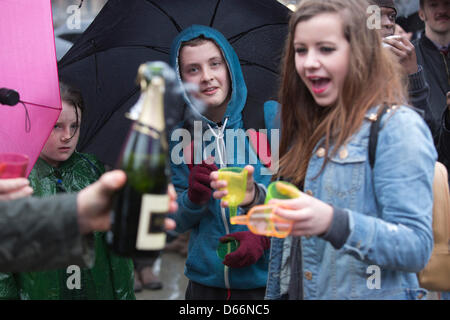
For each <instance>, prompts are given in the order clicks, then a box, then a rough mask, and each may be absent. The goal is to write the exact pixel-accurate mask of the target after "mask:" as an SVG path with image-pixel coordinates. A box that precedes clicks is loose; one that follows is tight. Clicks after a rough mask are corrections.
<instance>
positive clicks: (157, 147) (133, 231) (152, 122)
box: [107, 63, 169, 258]
mask: <svg viewBox="0 0 450 320" xmlns="http://www.w3.org/2000/svg"><path fill="white" fill-rule="evenodd" d="M163 67H164V66H161V64H160V63H147V64H143V65H141V66H140V68H139V71H138V82H139V84H140V86H141V97H140V99H139V102H138V103H140V104H141V110H140V112H139V116H138V118H137V119H136V120H135V122H134V123H133V125H132V127H131V130H130V133H129V136H128V138H127V140H126V142H125V144H124V147H123V151H122V154H121V156H120V159H119V164H118V168H119V169H122V170H124V171H125V172H126V174H127V182H126V184H125V186H124V187H123V189H121V190H120V191H119V193H118V195H117V197H116V203H115V206H114V214H113V222H112V228H111V229H112V232H110V233H108V235H107V239H108V242H109V243H110V244H111V246H112V249H113V251H114V252H115V253H117V254H119V255H121V256H126V257H148V258H150V257H157V256H158V254H159V252H160V251H161V250H162V249H163V248H164V246H165V243H166V233H165V231H164V220H165V217H166V214H167V212H168V208H169V196H168V195H167V187H168V183H169V172H168V170H169V167H168V163H169V162H168V160H169V158H168V145H167V138H166V132H165V120H164V87H165V82H164V77H163V73H162V68H163Z"/></svg>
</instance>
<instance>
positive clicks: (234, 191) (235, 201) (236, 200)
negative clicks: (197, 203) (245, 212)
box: [219, 167, 247, 218]
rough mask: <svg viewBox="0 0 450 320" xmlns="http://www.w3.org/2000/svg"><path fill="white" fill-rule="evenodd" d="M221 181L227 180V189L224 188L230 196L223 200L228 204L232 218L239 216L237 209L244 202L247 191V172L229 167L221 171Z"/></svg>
mask: <svg viewBox="0 0 450 320" xmlns="http://www.w3.org/2000/svg"><path fill="white" fill-rule="evenodd" d="M219 180H225V181H226V182H227V187H226V188H224V189H226V190H227V191H228V194H227V195H226V196H225V197H223V198H222V200H223V201H226V202H228V206H229V209H230V218H231V217H235V216H236V214H237V207H238V206H239V204H241V202H242V201H244V198H245V191H246V190H247V170H245V169H244V168H239V167H228V168H221V169H219Z"/></svg>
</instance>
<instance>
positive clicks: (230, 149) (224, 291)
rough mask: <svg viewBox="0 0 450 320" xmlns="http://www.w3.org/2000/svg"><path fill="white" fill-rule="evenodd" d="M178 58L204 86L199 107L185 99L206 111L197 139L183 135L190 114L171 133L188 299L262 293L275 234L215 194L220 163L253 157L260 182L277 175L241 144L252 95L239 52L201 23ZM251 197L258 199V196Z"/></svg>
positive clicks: (187, 35) (180, 40)
mask: <svg viewBox="0 0 450 320" xmlns="http://www.w3.org/2000/svg"><path fill="white" fill-rule="evenodd" d="M171 64H172V67H174V69H175V71H176V74H177V76H178V80H179V81H183V82H185V83H192V84H195V85H197V86H198V93H197V94H196V97H195V98H196V99H198V101H200V102H201V104H202V105H203V110H201V111H199V106H198V101H194V100H195V99H191V98H190V97H188V95H185V102H186V105H187V106H186V107H187V108H190V112H192V113H194V114H196V116H197V118H198V119H201V121H198V122H197V123H196V124H194V125H193V127H194V137H193V139H192V140H194V142H190V141H191V139H189V141H187V143H186V141H184V142H180V139H179V137H181V136H183V132H186V131H183V130H186V128H188V127H191V128H192V123H187V122H188V121H185V122H184V123H183V124H181V125H180V127H179V128H178V129H176V130H174V131H173V133H172V135H171V148H170V150H171V160H172V161H171V169H172V181H173V183H174V185H175V188H176V190H177V193H178V204H179V210H178V212H177V214H176V215H175V216H174V219H175V220H176V223H177V229H176V231H177V232H180V233H183V232H186V231H188V230H190V231H191V233H190V239H189V249H188V257H187V260H186V266H185V275H186V276H187V277H188V278H189V284H188V288H187V290H186V299H263V298H264V292H265V286H266V281H267V266H268V258H269V252H268V249H269V246H270V241H269V239H268V238H267V237H262V236H257V235H254V234H252V233H251V232H250V231H248V228H247V227H246V226H238V225H231V224H230V220H229V211H228V209H225V208H222V207H221V206H220V200H216V199H214V198H213V197H212V189H211V187H210V179H209V174H210V173H211V172H212V171H216V170H218V168H219V167H226V166H233V167H245V165H246V164H248V162H250V161H253V162H252V164H253V165H254V167H255V171H254V172H249V175H251V174H253V176H254V178H255V181H256V182H257V183H260V184H263V185H267V184H268V183H269V182H270V178H271V175H270V173H269V171H268V170H267V168H265V167H264V166H263V164H262V163H261V162H260V160H259V159H258V157H257V154H256V153H255V151H254V150H253V149H252V147H251V145H250V143H249V140H248V139H247V138H245V139H242V140H241V142H242V141H243V143H240V144H239V143H237V142H236V140H235V138H236V134H237V136H239V133H240V134H244V135H245V129H244V126H243V121H242V111H243V109H244V107H245V105H246V103H247V100H248V97H247V88H246V85H245V82H244V77H243V74H242V70H241V66H240V63H239V59H238V57H237V55H236V53H235V52H234V50H233V48H232V47H231V45H230V44H229V43H228V41H227V40H226V39H225V37H224V36H223V35H222V34H220V33H219V32H218V31H216V30H214V29H211V28H209V27H205V26H199V25H194V26H191V27H189V28H187V29H185V30H184V31H183V32H181V33H180V34H179V35H178V36H177V37H176V38H175V40H174V42H173V44H172V48H171ZM265 109H267V110H269V109H270V108H267V107H266V108H265ZM262 111H263V106H261V112H262ZM268 112H269V111H268ZM274 112H275V111H272V113H274ZM265 116H266V118H267V117H270V115H265ZM191 122H192V121H191ZM257 129H258V128H257ZM180 130H181V131H180ZM230 133H232V134H231V135H230ZM189 136H190V135H189ZM239 137H241V138H242V135H241V136H239ZM238 139H239V138H238ZM231 140H234V141H231ZM180 145H183V146H184V148H180ZM186 146H187V147H186ZM194 146H195V147H194ZM183 150H184V152H183ZM210 156H212V157H210ZM212 159H214V160H212ZM250 159H253V160H250ZM246 161H247V163H245V162H246ZM250 187H253V186H250ZM253 200H254V199H253ZM244 202H245V203H249V204H251V202H252V199H246V200H244ZM233 240H236V241H237V242H235V243H237V244H238V248H237V249H236V250H235V251H234V252H231V253H228V254H227V255H226V256H225V258H224V259H222V258H221V257H220V256H219V254H218V252H220V251H221V250H222V249H226V248H227V246H224V245H223V244H224V243H226V242H228V241H233Z"/></svg>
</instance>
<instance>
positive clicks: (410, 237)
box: [266, 106, 437, 299]
mask: <svg viewBox="0 0 450 320" xmlns="http://www.w3.org/2000/svg"><path fill="white" fill-rule="evenodd" d="M375 112H376V109H375V108H372V109H371V110H369V112H368V113H367V115H366V118H368V117H369V116H370V114H373V113H375ZM369 132H370V121H368V120H365V121H364V122H363V124H362V126H361V128H360V129H359V131H358V132H357V133H356V134H354V135H353V136H352V137H351V138H350V139H349V141H348V143H347V144H346V145H345V146H343V147H341V148H340V149H339V150H338V152H337V153H336V155H334V156H333V157H331V158H330V161H329V162H328V164H327V165H326V166H325V168H324V170H323V171H322V172H321V173H320V175H319V176H318V177H316V176H317V174H318V173H319V172H320V169H321V166H322V163H323V161H324V154H323V150H320V148H319V147H318V146H317V147H316V148H315V150H314V153H313V155H312V157H311V159H310V162H309V166H308V170H307V174H306V178H305V184H304V188H305V189H304V190H305V192H307V193H308V194H311V195H313V196H314V197H316V198H318V199H320V200H322V201H324V202H327V203H329V204H331V205H333V206H334V207H337V208H339V209H342V210H344V211H345V212H347V213H348V217H349V229H350V234H349V236H348V238H347V240H346V242H345V243H344V245H343V246H342V247H341V248H340V249H336V248H334V247H333V246H332V245H331V243H329V242H327V241H325V240H324V239H322V238H321V237H302V239H301V246H302V248H301V251H302V261H301V262H302V267H303V275H300V276H302V281H303V297H304V299H422V298H424V297H425V296H426V293H427V292H426V290H424V289H421V288H420V287H419V284H418V280H417V277H416V273H417V272H419V271H420V270H421V269H423V268H424V267H425V265H426V263H427V262H428V260H429V258H430V255H431V250H432V247H433V233H432V224H431V223H432V205H433V193H432V182H433V176H434V165H435V161H436V157H437V154H436V150H435V148H434V145H433V139H432V137H431V133H430V131H429V129H428V128H427V126H426V124H425V122H424V121H423V120H422V119H421V118H420V117H419V115H418V114H417V113H416V112H414V111H413V110H412V109H410V108H408V107H403V106H402V107H397V108H394V110H391V111H390V112H389V113H388V114H386V115H385V116H384V117H383V119H382V121H381V130H380V132H379V135H378V143H377V151H376V162H375V166H374V169H373V170H372V169H371V167H370V164H369V162H368V150H367V148H368V139H369ZM288 240H289V238H286V239H278V238H273V239H272V244H271V253H270V263H269V276H268V282H267V291H266V299H280V298H281V297H282V295H283V294H284V293H286V289H287V284H288V283H289V278H290V270H289V268H290V263H289V252H290V241H288Z"/></svg>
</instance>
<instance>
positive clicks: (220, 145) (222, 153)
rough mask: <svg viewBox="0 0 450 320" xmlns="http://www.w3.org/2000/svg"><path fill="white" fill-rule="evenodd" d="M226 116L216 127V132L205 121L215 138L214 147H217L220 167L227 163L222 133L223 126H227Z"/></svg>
mask: <svg viewBox="0 0 450 320" xmlns="http://www.w3.org/2000/svg"><path fill="white" fill-rule="evenodd" d="M227 122H228V118H225V121H224V123H223V126H222V127H219V128H218V129H217V132H216V131H215V130H214V129H213V128H212V127H211V126H210V125H209V123H207V125H208V127H209V129H210V130H211V132H212V134H213V136H214V137H215V138H216V148H217V156H218V157H219V164H220V167H221V168H223V167H226V165H227V154H226V153H227V151H226V147H225V141H224V139H223V138H224V134H223V132H224V131H225V128H226V126H227Z"/></svg>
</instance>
